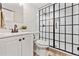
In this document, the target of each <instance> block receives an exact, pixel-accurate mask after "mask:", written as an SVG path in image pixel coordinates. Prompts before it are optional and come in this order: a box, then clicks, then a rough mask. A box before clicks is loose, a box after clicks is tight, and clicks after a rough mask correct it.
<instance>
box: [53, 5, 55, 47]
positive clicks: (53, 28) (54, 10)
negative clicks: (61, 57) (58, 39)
mask: <svg viewBox="0 0 79 59" xmlns="http://www.w3.org/2000/svg"><path fill="white" fill-rule="evenodd" d="M53 48H55V4H53Z"/></svg>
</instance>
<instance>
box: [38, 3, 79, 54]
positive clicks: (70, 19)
mask: <svg viewBox="0 0 79 59" xmlns="http://www.w3.org/2000/svg"><path fill="white" fill-rule="evenodd" d="M39 27H40V29H39V31H40V35H39V38H40V40H45V41H47V40H48V42H49V46H50V47H53V48H56V49H59V50H63V51H65V52H68V53H71V54H75V55H79V4H78V3H76V4H75V3H55V4H51V5H49V6H46V7H43V8H41V9H40V10H39Z"/></svg>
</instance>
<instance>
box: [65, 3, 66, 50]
mask: <svg viewBox="0 0 79 59" xmlns="http://www.w3.org/2000/svg"><path fill="white" fill-rule="evenodd" d="M65 50H66V3H65Z"/></svg>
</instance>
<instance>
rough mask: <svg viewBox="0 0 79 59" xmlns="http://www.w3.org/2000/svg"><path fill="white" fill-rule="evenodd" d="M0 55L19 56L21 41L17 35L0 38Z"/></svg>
mask: <svg viewBox="0 0 79 59" xmlns="http://www.w3.org/2000/svg"><path fill="white" fill-rule="evenodd" d="M0 55H3V56H20V55H21V43H20V42H19V39H18V38H17V37H10V38H5V39H1V40H0Z"/></svg>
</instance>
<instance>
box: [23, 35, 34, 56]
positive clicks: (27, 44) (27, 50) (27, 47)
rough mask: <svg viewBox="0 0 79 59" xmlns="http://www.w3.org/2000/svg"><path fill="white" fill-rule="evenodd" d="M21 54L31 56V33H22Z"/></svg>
mask: <svg viewBox="0 0 79 59" xmlns="http://www.w3.org/2000/svg"><path fill="white" fill-rule="evenodd" d="M22 56H33V35H31V34H29V35H24V36H23V38H22Z"/></svg>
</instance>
